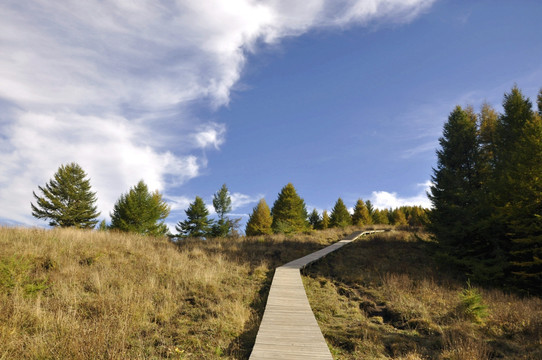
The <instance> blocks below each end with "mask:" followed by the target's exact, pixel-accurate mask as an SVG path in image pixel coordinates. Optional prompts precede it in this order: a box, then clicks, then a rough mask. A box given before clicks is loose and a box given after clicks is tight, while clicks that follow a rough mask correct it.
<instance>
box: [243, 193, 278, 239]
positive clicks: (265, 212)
mask: <svg viewBox="0 0 542 360" xmlns="http://www.w3.org/2000/svg"><path fill="white" fill-rule="evenodd" d="M272 223H273V218H272V217H271V211H270V210H269V206H267V203H266V202H265V199H261V200H260V202H259V203H258V205H256V207H255V208H254V209H253V210H252V214H251V215H250V218H249V219H248V222H247V227H246V229H245V234H246V235H247V236H258V235H267V234H272V233H273V230H272V229H271V224H272Z"/></svg>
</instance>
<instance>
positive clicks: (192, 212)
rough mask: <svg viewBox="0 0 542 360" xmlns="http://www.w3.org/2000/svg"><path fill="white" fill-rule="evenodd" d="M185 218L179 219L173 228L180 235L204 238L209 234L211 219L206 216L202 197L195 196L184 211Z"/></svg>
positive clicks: (207, 213)
mask: <svg viewBox="0 0 542 360" xmlns="http://www.w3.org/2000/svg"><path fill="white" fill-rule="evenodd" d="M184 212H185V213H186V216H187V219H186V220H185V221H179V222H178V223H177V225H176V226H175V229H177V231H178V232H179V236H181V237H194V238H205V237H208V236H209V235H211V226H212V220H210V219H209V218H208V216H209V210H207V207H205V203H204V202H203V199H202V198H200V197H199V196H196V199H195V200H194V202H193V203H191V204H190V205H189V206H188V209H186V210H185V211H184Z"/></svg>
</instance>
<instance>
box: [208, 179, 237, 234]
mask: <svg viewBox="0 0 542 360" xmlns="http://www.w3.org/2000/svg"><path fill="white" fill-rule="evenodd" d="M213 207H214V208H215V211H216V213H217V215H218V221H217V222H216V223H215V224H213V226H212V234H213V236H215V237H226V236H228V235H230V234H231V232H232V226H233V223H234V222H233V221H231V220H230V219H228V218H227V217H226V214H227V213H229V212H230V211H231V209H232V207H231V197H230V195H229V192H228V188H227V187H226V184H224V185H222V187H221V188H220V190H218V192H216V193H215V194H214V195H213ZM239 220H240V219H239ZM239 220H238V219H236V220H235V221H236V222H239Z"/></svg>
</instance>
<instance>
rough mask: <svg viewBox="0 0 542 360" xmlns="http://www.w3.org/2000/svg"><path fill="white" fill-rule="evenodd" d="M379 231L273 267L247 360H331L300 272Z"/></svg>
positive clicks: (349, 239)
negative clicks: (254, 341) (260, 320)
mask: <svg viewBox="0 0 542 360" xmlns="http://www.w3.org/2000/svg"><path fill="white" fill-rule="evenodd" d="M381 231H383V230H374V231H364V232H361V231H358V232H355V233H353V234H351V235H350V236H349V237H348V238H346V239H345V240H341V241H339V242H336V243H335V244H333V245H331V246H328V247H326V248H324V249H322V250H319V251H316V252H314V253H312V254H309V255H307V256H304V257H302V258H300V259H297V260H294V261H291V262H289V263H287V264H286V265H283V266H281V267H279V268H277V269H276V270H275V276H274V277H273V282H272V284H271V290H270V291H269V297H268V299H267V305H266V307H265V312H264V314H263V319H262V323H261V325H260V329H259V331H258V335H257V336H256V343H255V344H254V348H253V350H252V354H251V355H250V360H259V359H292V360H294V359H304V360H305V359H311V360H312V359H314V360H317V359H328V360H332V359H333V358H332V357H331V353H330V352H329V348H328V347H327V344H326V341H325V339H324V336H323V335H322V332H321V331H320V328H319V327H318V323H317V322H316V318H315V317H314V314H313V313H312V309H311V307H310V305H309V300H308V299H307V294H306V293H305V288H304V287H303V282H302V281H301V273H300V269H302V268H303V267H305V266H306V265H308V264H310V263H311V262H313V261H316V260H318V259H319V258H321V257H323V256H325V255H327V254H329V253H330V252H332V251H335V250H337V249H339V248H341V247H343V246H344V245H346V244H348V243H349V242H352V241H354V240H355V239H357V238H358V237H360V236H362V235H367V234H372V233H375V232H381Z"/></svg>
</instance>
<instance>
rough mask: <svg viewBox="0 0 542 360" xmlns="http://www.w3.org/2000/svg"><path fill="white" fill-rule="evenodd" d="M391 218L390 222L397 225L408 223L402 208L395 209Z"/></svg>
mask: <svg viewBox="0 0 542 360" xmlns="http://www.w3.org/2000/svg"><path fill="white" fill-rule="evenodd" d="M391 218H392V220H391V221H390V222H391V223H392V224H393V225H395V226H402V225H408V222H407V219H406V216H405V212H404V211H403V209H401V208H397V209H394V210H393V211H392V212H391Z"/></svg>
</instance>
